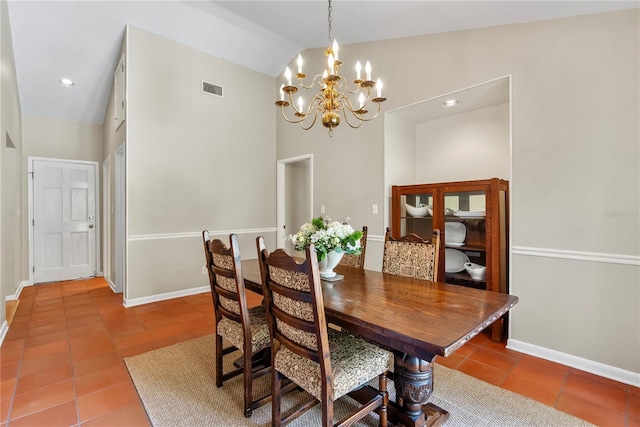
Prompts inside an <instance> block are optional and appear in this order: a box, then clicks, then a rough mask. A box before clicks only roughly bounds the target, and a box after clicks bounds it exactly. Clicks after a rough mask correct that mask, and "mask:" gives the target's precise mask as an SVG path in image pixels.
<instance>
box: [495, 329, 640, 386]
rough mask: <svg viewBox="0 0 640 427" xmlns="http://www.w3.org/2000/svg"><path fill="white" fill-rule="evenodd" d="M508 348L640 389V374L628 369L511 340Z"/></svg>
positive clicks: (508, 341) (508, 342)
mask: <svg viewBox="0 0 640 427" xmlns="http://www.w3.org/2000/svg"><path fill="white" fill-rule="evenodd" d="M507 348H508V349H509V350H514V351H518V352H520V353H525V354H529V355H531V356H535V357H539V358H541V359H546V360H550V361H552V362H556V363H561V364H563V365H566V366H570V367H572V368H576V369H579V370H581V371H585V372H590V373H592V374H595V375H598V376H601V377H605V378H609V379H612V380H614V381H618V382H621V383H625V384H629V385H632V386H635V387H640V373H638V372H633V371H627V370H626V369H621V368H616V367H615V366H611V365H605V364H604V363H600V362H594V361H593V360H589V359H585V358H582V357H578V356H573V355H571V354H567V353H562V352H560V351H556V350H551V349H548V348H545V347H540V346H538V345H535V344H529V343H526V342H523V341H519V340H514V339H511V338H510V339H508V340H507Z"/></svg>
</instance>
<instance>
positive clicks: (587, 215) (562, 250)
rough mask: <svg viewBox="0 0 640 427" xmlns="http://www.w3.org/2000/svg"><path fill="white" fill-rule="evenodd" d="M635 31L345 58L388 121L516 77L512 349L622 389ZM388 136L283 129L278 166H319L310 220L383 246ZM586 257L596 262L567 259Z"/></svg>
mask: <svg viewBox="0 0 640 427" xmlns="http://www.w3.org/2000/svg"><path fill="white" fill-rule="evenodd" d="M638 21H639V11H638V10H637V9H636V10H629V11H623V12H614V13H607V14H600V15H591V16H582V17H575V18H569V19H558V20H550V21H541V22H534V23H526V24H519V25H507V26H499V27H492V28H485V29H479V30H472V31H459V32H453V33H445V34H438V35H432V36H421V37H412V38H406V39H398V40H388V41H383V42H377V43H364V44H357V45H345V46H341V49H340V59H341V60H342V61H343V62H344V63H345V64H344V65H343V69H344V70H345V71H344V74H345V75H347V76H349V73H350V71H349V69H350V68H351V66H352V64H351V63H350V62H354V61H355V59H360V60H362V59H363V58H367V59H369V60H370V61H371V63H372V64H373V67H374V71H373V74H374V78H377V77H378V76H381V77H382V78H383V80H384V82H385V93H384V94H383V95H384V96H385V97H387V98H388V101H387V102H386V104H387V105H385V106H384V108H385V110H392V109H394V108H398V107H402V106H405V105H410V104H413V103H416V102H419V101H422V100H425V99H430V98H433V97H435V96H438V95H441V94H445V93H449V92H453V91H456V90H459V89H462V88H466V87H470V86H473V85H476V84H478V83H482V82H485V81H489V80H493V79H495V78H498V77H502V76H506V75H511V76H512V99H511V103H512V113H513V122H512V125H513V127H512V131H513V135H512V143H513V147H512V168H513V172H512V176H511V184H512V187H511V189H512V191H511V197H512V199H511V200H512V206H511V207H512V209H511V213H512V223H511V225H512V228H511V231H512V234H511V237H512V240H511V244H512V255H513V256H512V271H511V277H512V279H511V289H512V293H513V294H515V295H518V296H519V297H520V303H519V304H518V305H517V306H516V307H515V308H514V309H513V311H512V314H511V340H510V342H513V343H519V342H520V343H526V344H527V345H530V346H532V347H533V348H535V349H543V350H548V351H550V352H551V353H553V352H554V351H555V352H561V353H563V354H565V355H567V357H575V358H578V359H579V360H580V361H587V362H593V363H595V364H596V366H599V367H600V366H607V367H611V368H612V369H613V370H614V371H615V372H616V373H621V375H622V376H625V375H627V374H628V373H636V375H637V373H640V294H639V292H640V290H639V287H638V283H639V282H640V268H639V267H638V265H637V262H638V256H639V254H640V230H639V227H640V225H639V223H640V221H638V209H639V203H640V200H639V195H640V177H639V173H640V172H639V171H640V167H639V166H640V165H639V159H640V146H639V140H640V135H639V128H638V117H639V115H640V101H639V96H638V95H639V89H640V86H639V79H640V69H639V63H640V61H639V54H640V45H639V40H640V37H638V36H639V23H638ZM336 36H338V37H339V34H337V35H336ZM304 57H305V58H304V59H305V67H306V68H307V70H308V71H307V74H311V70H320V69H322V66H323V65H324V64H323V63H324V56H323V52H322V50H321V49H316V50H311V51H307V52H305V53H304ZM290 66H294V64H293V61H292V64H290ZM416 70H420V73H419V74H417V73H416ZM349 77H350V76H349ZM282 80H283V79H282V78H279V79H277V81H276V84H275V85H274V88H273V95H272V96H273V98H274V99H275V98H276V97H277V96H278V95H277V93H278V88H279V86H280V84H281V83H282ZM414 81H415V82H416V84H413V82H414ZM385 126H387V123H385V121H384V120H381V119H377V120H376V121H373V122H370V123H365V124H364V125H363V126H362V127H361V128H360V129H358V130H352V129H350V128H348V127H347V126H343V125H340V127H339V128H338V129H336V132H335V136H334V138H333V139H329V137H328V136H327V134H326V130H324V129H323V128H322V126H316V127H315V128H314V129H312V130H310V131H306V132H305V131H303V130H301V129H300V128H299V127H297V126H294V125H291V124H287V123H285V122H284V120H283V119H281V118H279V119H278V122H277V140H278V147H277V157H278V158H284V157H292V156H296V155H299V154H302V153H309V152H312V153H314V173H315V177H314V185H315V189H314V191H315V195H314V196H315V197H314V201H315V202H314V203H315V204H316V206H315V209H316V212H315V213H316V214H317V213H318V212H319V206H320V205H321V204H325V205H330V206H334V209H332V211H334V210H335V211H338V212H340V215H338V216H343V215H344V216H350V217H351V218H352V221H353V222H354V223H357V224H361V223H363V224H368V225H369V227H370V233H371V234H373V235H381V234H382V232H383V230H384V227H385V226H386V225H387V224H386V223H385V220H384V218H383V215H377V216H376V215H372V214H371V213H370V212H371V211H370V205H371V204H372V203H378V204H379V205H382V200H383V198H384V196H385V192H386V191H388V189H385V188H384V187H383V182H384V176H383V171H384V163H385V159H384V158H383V153H384V152H385V150H386V151H387V152H388V151H390V150H393V147H385V144H386V143H388V142H390V141H385V139H384V136H385V131H384V128H385ZM409 167H411V168H412V167H413V165H411V166H409ZM340 171H342V173H336V172H340ZM344 171H352V173H347V172H344ZM365 208H366V209H365ZM623 236H629V237H623ZM514 248H515V249H514ZM527 248H533V249H535V250H534V251H527V250H525V249H527ZM381 250H382V245H372V246H371V251H381ZM567 251H569V252H567ZM571 251H573V252H571ZM576 253H577V254H576ZM585 253H595V254H596V256H595V257H594V258H592V259H593V260H590V261H576V260H573V259H572V258H575V257H577V256H579V255H583V254H585ZM380 256H381V255H379V254H378V257H380ZM625 256H628V258H627V257H625ZM369 257H370V251H369V248H368V250H367V258H369ZM618 262H623V263H624V262H630V263H631V264H633V263H635V265H625V264H619V263H618ZM367 266H368V267H369V264H367ZM541 272H544V274H541ZM540 325H545V326H546V328H545V329H544V332H542V331H543V329H542V327H541V326H540ZM612 329H616V330H618V331H624V333H623V334H621V333H618V332H616V333H611V331H612ZM623 335H624V336H623ZM605 336H606V343H607V345H601V344H600V340H601V338H603V337H605ZM554 354H555V353H554ZM626 378H629V377H626ZM636 381H637V380H636Z"/></svg>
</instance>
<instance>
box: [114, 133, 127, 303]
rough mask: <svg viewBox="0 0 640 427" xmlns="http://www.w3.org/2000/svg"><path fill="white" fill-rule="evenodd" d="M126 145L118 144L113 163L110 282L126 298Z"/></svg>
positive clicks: (116, 291) (115, 290)
mask: <svg viewBox="0 0 640 427" xmlns="http://www.w3.org/2000/svg"><path fill="white" fill-rule="evenodd" d="M126 162H127V159H126V146H125V144H124V143H122V144H120V146H118V148H116V151H115V165H114V199H115V200H114V201H113V202H114V206H115V218H114V224H113V226H114V227H115V235H114V239H115V241H114V242H113V243H114V246H115V247H114V256H115V265H114V268H115V273H114V275H115V277H114V278H113V280H112V282H111V288H112V289H113V292H115V293H122V294H123V295H124V297H125V298H126V294H127V293H126V287H127V286H126V284H127V280H126V277H127V271H126V264H127V263H126V256H127V238H126V237H127V233H126V228H127V225H126V167H127V166H126Z"/></svg>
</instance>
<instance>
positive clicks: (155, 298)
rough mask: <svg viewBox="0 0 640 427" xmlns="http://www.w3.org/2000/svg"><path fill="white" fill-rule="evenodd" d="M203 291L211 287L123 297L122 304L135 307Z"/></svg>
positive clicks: (209, 290)
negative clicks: (131, 297) (137, 296)
mask: <svg viewBox="0 0 640 427" xmlns="http://www.w3.org/2000/svg"><path fill="white" fill-rule="evenodd" d="M205 292H211V287H210V286H201V287H199V288H191V289H184V290H182V291H174V292H166V293H164V294H157V295H151V296H148V297H141V298H133V299H126V298H124V301H123V305H124V306H125V307H135V306H136V305H143V304H149V303H152V302H158V301H165V300H168V299H174V298H180V297H186V296H189V295H195V294H203V293H205Z"/></svg>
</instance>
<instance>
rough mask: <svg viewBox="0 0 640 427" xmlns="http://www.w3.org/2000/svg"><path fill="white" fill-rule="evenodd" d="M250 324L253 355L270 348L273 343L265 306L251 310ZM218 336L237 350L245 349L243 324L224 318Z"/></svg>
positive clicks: (219, 324)
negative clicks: (270, 339) (270, 338)
mask: <svg viewBox="0 0 640 427" xmlns="http://www.w3.org/2000/svg"><path fill="white" fill-rule="evenodd" d="M249 324H250V327H251V353H257V352H259V351H260V350H264V349H265V348H268V347H269V346H270V345H271V342H269V326H268V325H267V317H266V316H265V312H264V307H263V306H258V307H254V308H250V309H249ZM218 334H219V335H220V336H222V338H225V339H226V340H227V341H229V342H230V343H231V344H233V345H234V346H235V347H236V348H243V347H244V329H243V328H242V324H241V323H238V322H234V321H233V320H231V319H229V318H227V317H224V318H222V319H221V320H220V322H218Z"/></svg>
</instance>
